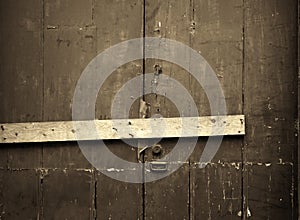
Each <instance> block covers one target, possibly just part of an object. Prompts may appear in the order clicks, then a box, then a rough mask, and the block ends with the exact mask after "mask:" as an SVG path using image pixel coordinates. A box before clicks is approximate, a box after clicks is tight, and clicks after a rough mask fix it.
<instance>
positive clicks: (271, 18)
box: [244, 0, 297, 219]
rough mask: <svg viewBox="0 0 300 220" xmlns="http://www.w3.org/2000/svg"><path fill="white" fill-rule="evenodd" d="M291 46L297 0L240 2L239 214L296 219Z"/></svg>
mask: <svg viewBox="0 0 300 220" xmlns="http://www.w3.org/2000/svg"><path fill="white" fill-rule="evenodd" d="M296 45H297V1H293V0H290V1H282V0H277V1H260V0H254V1H248V0H246V1H245V75H244V77H245V85H244V86H245V88H244V96H245V115H246V118H247V124H248V127H247V129H248V132H247V133H248V135H246V137H245V158H244V163H247V166H246V167H245V168H246V169H245V176H244V181H245V183H244V196H245V199H246V200H245V205H244V206H245V210H244V218H247V213H248V216H249V213H251V216H252V217H253V218H256V219H278V218H290V219H294V218H296V214H297V213H296V209H295V208H294V207H295V198H296V196H295V194H294V193H295V191H294V189H293V188H291V186H293V185H294V184H295V182H294V179H295V178H294V175H296V173H295V172H294V171H295V168H294V165H295V164H294V162H295V160H294V158H295V152H297V150H296V149H297V141H296V137H295V136H296V135H295V134H296V126H295V124H296V119H297V63H296V62H297V59H296V54H297V49H296V48H297V46H296ZM260 164H263V165H262V166H259V165H260ZM277 184H278V185H277ZM279 185H280V186H279ZM287 192H289V193H287ZM247 210H250V211H247ZM280 216H281V217H280Z"/></svg>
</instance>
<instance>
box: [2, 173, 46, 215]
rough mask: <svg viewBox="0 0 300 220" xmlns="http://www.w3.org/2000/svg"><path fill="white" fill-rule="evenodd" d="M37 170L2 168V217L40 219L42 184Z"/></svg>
mask: <svg viewBox="0 0 300 220" xmlns="http://www.w3.org/2000/svg"><path fill="white" fill-rule="evenodd" d="M39 183H40V181H39V172H37V171H36V170H14V171H13V170H1V171H0V203H1V206H0V207H1V208H0V210H1V214H0V218H2V219H20V218H23V219H39V218H40V217H41V209H40V205H41V204H40V194H41V191H40V185H39Z"/></svg>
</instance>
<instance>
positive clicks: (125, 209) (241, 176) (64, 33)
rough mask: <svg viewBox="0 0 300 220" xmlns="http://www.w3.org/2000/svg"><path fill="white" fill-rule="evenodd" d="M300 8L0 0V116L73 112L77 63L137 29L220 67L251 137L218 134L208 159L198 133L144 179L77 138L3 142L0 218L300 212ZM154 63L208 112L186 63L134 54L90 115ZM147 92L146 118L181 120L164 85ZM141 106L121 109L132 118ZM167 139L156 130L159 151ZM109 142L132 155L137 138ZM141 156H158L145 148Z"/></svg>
mask: <svg viewBox="0 0 300 220" xmlns="http://www.w3.org/2000/svg"><path fill="white" fill-rule="evenodd" d="M296 9H297V1H296V0H288V1H286V0H276V1H274V0H226V1H224V0H200V1H194V0H191V1H181V0H178V1H175V0H174V1H161V0H153V1H148V0H144V1H143V0H119V1H111V0H55V1H51V0H44V1H38V0H28V1H21V0H11V1H0V11H1V13H0V14H1V19H0V26H1V35H0V44H1V60H0V66H1V71H0V77H1V80H0V83H1V88H0V99H1V100H2V106H1V108H0V121H1V123H17V122H31V121H67V120H71V100H72V95H73V92H74V88H75V85H76V82H77V79H78V77H79V75H80V73H81V71H82V70H83V68H84V67H85V66H86V64H87V63H88V62H89V61H90V60H91V59H92V58H93V57H94V56H95V55H96V54H97V53H100V52H102V51H103V50H105V49H106V48H109V47H110V46H112V45H114V44H116V43H119V42H121V41H124V40H127V39H132V38H138V37H143V35H146V36H157V37H167V38H171V39H175V40H178V41H180V42H183V43H185V44H187V45H189V46H191V47H192V48H193V49H195V50H197V51H199V52H200V53H201V54H202V55H203V56H204V57H205V58H206V59H207V60H208V62H209V63H210V64H211V66H212V67H213V68H214V70H215V71H216V73H217V76H218V78H219V80H220V82H221V85H222V88H223V90H224V93H225V97H226V101H227V108H228V114H230V115H235V114H238V115H242V114H245V115H246V118H247V128H246V129H247V132H246V136H226V137H224V140H223V142H222V145H221V147H220V149H219V151H218V153H217V154H216V156H215V158H214V159H213V161H212V162H211V163H210V164H208V165H207V166H206V167H205V169H200V168H199V167H198V161H199V157H200V155H201V153H202V151H203V149H204V146H205V144H206V141H207V138H206V137H202V138H199V141H198V143H197V146H196V149H195V152H194V154H193V155H192V156H191V158H190V160H189V161H188V163H187V162H185V163H182V161H180V163H182V164H183V166H182V167H181V168H180V169H179V170H178V171H177V172H175V173H174V174H172V175H171V176H169V177H167V178H165V179H162V180H159V181H157V182H154V183H147V184H128V183H123V182H118V181H116V180H113V179H110V178H108V177H106V176H104V175H103V174H102V173H100V172H99V171H96V170H95V169H93V168H92V165H91V164H90V163H89V162H88V161H87V160H86V159H85V158H84V156H83V155H82V153H81V152H80V149H79V148H78V147H77V144H76V143H74V142H73V143H72V142H55V143H43V144H41V143H28V144H24V143H22V144H9V145H8V144H1V151H0V158H1V160H0V203H1V204H2V205H1V207H0V216H1V217H0V218H1V219H2V218H4V219H19V218H20V216H21V217H22V218H24V219H55V218H73V219H76V218H77V219H102V218H103V219H151V218H152V219H163V218H164V219H168V218H170V217H173V218H175V219H241V218H242V219H247V218H249V217H250V215H251V217H250V219H251V218H253V219H296V218H297V216H296V214H297V213H296V212H297V209H296V207H297V203H296V196H295V194H294V193H295V188H296V187H295V186H296V185H297V183H296V172H297V170H296V166H295V164H296V162H297V160H296V159H295V158H296V155H297V154H296V151H297V144H296V137H295V134H296V132H297V131H296V129H295V128H296V127H297V126H296V124H297V122H296V118H297V116H296V115H297V110H296V103H297V97H296V95H297V92H296V91H297V89H296V88H297V63H296V53H297V51H296V50H297V39H296V36H297V28H298V27H297V22H296V21H297V11H296ZM143 10H145V14H143ZM144 25H145V26H144ZM156 63H158V64H160V65H161V66H162V67H163V71H164V74H167V75H169V76H171V77H174V78H175V79H176V80H178V81H179V82H180V83H182V85H184V86H185V87H186V88H187V90H188V91H189V92H190V93H191V95H192V97H193V98H194V100H195V102H196V105H197V107H198V110H199V113H200V115H201V116H205V115H210V109H209V106H208V100H207V98H206V95H205V93H204V91H203V89H202V88H201V87H200V86H198V85H197V82H196V81H195V80H194V79H193V78H192V77H190V76H188V73H186V72H185V71H183V70H182V69H180V68H179V67H178V66H176V65H173V64H170V63H167V62H163V61H158V60H147V61H146V62H145V65H144V66H143V62H142V61H141V60H138V61H134V62H131V63H128V64H126V65H124V66H122V67H120V68H118V70H117V71H115V72H114V73H113V74H112V75H111V77H110V78H108V79H107V82H106V83H105V85H104V86H103V87H102V89H101V90H100V92H99V96H98V101H97V105H96V106H97V107H96V118H97V119H110V118H111V115H110V113H111V110H110V106H111V101H112V99H113V97H114V96H115V94H116V93H117V92H118V90H119V89H120V88H121V87H122V85H123V84H124V83H125V82H126V81H128V80H129V79H131V78H133V77H135V76H138V75H140V74H142V73H143V72H144V73H152V72H154V70H153V65H154V64H156ZM143 69H144V70H145V71H143ZM142 89H144V88H141V90H142ZM103 97H104V98H103ZM145 101H146V102H148V103H149V104H150V106H151V108H150V111H149V116H151V115H154V114H162V115H163V116H164V117H166V118H168V117H179V112H178V111H177V110H176V107H175V106H174V104H172V102H170V100H168V99H166V98H164V97H162V96H156V95H149V96H146V97H145ZM138 103H139V102H138V101H137V102H136V103H135V104H134V105H133V106H132V108H131V111H130V113H129V116H130V118H138V116H139V115H138V112H139V107H138ZM189 116H191V117H192V116H194V115H189ZM0 131H1V129H0ZM243 138H244V139H243ZM152 142H153V141H152ZM176 142H177V138H171V139H164V140H163V141H162V142H161V144H162V146H163V150H164V153H163V155H165V154H167V153H168V152H170V150H172V148H173V146H174V145H175V144H176ZM146 143H147V142H146ZM106 145H107V146H108V147H109V148H110V150H111V151H112V152H113V153H115V154H116V155H118V156H120V157H121V158H123V159H125V160H128V161H132V162H138V160H137V156H136V155H137V149H135V148H134V150H132V149H133V148H132V147H130V146H129V145H127V144H125V143H123V142H121V141H119V140H114V141H111V140H110V141H106ZM42 148H43V149H42ZM143 156H144V159H146V160H149V161H150V160H152V159H154V158H153V155H152V152H151V150H149V151H147V152H145V154H144V155H143ZM299 170H300V169H299ZM124 172H131V171H130V170H126V168H125V169H124ZM298 191H299V190H298ZM56 207H59V208H56Z"/></svg>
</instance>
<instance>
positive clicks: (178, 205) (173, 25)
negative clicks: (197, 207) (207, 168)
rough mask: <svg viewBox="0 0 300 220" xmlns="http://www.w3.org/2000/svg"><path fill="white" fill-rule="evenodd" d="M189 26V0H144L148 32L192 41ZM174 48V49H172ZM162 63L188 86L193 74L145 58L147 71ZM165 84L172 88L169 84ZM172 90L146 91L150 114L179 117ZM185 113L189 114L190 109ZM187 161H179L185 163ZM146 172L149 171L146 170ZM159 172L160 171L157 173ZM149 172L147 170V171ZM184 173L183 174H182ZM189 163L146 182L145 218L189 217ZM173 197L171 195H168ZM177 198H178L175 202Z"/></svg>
mask: <svg viewBox="0 0 300 220" xmlns="http://www.w3.org/2000/svg"><path fill="white" fill-rule="evenodd" d="M189 28H190V1H184V0H178V1H169V0H166V1H165V0H151V1H150V0H146V1H145V36H146V37H162V38H169V39H172V40H177V41H179V42H181V43H184V44H186V45H189ZM168 52H171V49H170V51H168ZM155 65H160V67H161V68H162V74H164V75H166V76H168V77H171V78H173V79H175V80H177V81H178V82H179V83H181V84H182V85H183V86H184V87H186V88H187V89H189V82H190V76H189V73H188V72H186V71H184V70H183V69H182V68H180V67H179V66H177V65H176V64H173V63H169V62H166V61H163V60H157V59H146V60H145V67H144V68H145V72H144V73H145V74H147V73H153V76H154V72H155V69H154V66H155ZM157 83H158V84H157V85H160V83H161V82H160V79H159V77H158V79H157ZM165 86H166V88H172V86H171V82H170V84H167V85H165ZM145 91H155V85H154V84H152V83H151V88H145ZM170 95H171V94H169V91H167V92H165V94H164V96H161V95H158V94H155V93H152V94H148V95H146V94H145V101H146V102H147V103H148V104H149V109H148V115H147V117H158V115H162V116H163V117H165V118H170V117H179V116H180V114H179V111H180V110H178V109H177V108H176V106H175V105H174V103H172V101H170V100H169V99H168V98H167V97H168V96H170ZM186 116H196V115H190V113H189V112H188V113H187V115H186ZM177 140H178V139H177V138H175V139H174V138H172V139H163V140H162V141H161V142H160V144H161V145H162V148H163V153H162V154H161V155H160V156H161V157H163V156H165V155H167V154H168V152H170V151H171V150H172V148H173V147H174V146H175V144H176V143H177ZM158 141H159V139H154V140H151V141H149V140H148V142H146V145H150V146H151V145H152V144H154V143H156V142H158ZM151 158H152V151H151V150H148V151H147V152H146V153H145V160H147V161H151V160H152V159H151ZM185 162H186V161H179V162H178V163H180V164H183V163H185ZM145 172H147V171H145ZM158 175H159V174H158ZM145 176H146V174H145ZM180 176H181V177H184V178H180ZM188 177H189V166H188V165H185V166H184V168H181V169H179V170H177V171H176V172H175V173H174V174H173V175H170V176H168V177H166V178H164V179H163V180H160V181H157V182H154V183H146V184H145V198H144V199H145V213H144V215H145V219H169V218H173V219H174V218H178V219H188V217H189V216H188V214H189V212H188V210H189V204H188V201H189V193H188V192H189V184H188V181H189V179H188ZM168 195H170V197H171V199H170V198H169V196H168ZM175 201H178V202H175Z"/></svg>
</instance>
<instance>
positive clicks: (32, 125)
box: [0, 115, 245, 143]
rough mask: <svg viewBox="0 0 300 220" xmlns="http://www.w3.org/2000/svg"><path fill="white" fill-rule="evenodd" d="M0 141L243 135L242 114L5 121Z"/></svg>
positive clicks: (25, 141)
mask: <svg viewBox="0 0 300 220" xmlns="http://www.w3.org/2000/svg"><path fill="white" fill-rule="evenodd" d="M0 126H1V128H0V134H1V138H0V143H31V142H58V141H85V140H100V139H101V140H113V139H133V138H171V137H200V136H221V135H244V134H245V117H244V115H228V116H207V117H186V118H148V119H115V120H92V121H57V122H28V123H8V124H1V125H0Z"/></svg>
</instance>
